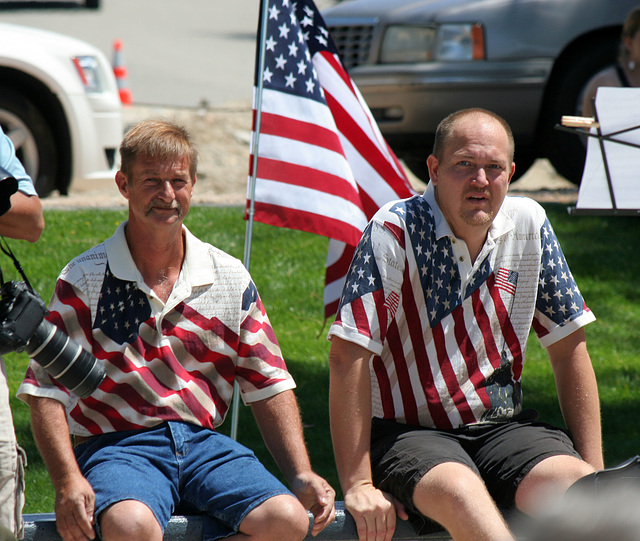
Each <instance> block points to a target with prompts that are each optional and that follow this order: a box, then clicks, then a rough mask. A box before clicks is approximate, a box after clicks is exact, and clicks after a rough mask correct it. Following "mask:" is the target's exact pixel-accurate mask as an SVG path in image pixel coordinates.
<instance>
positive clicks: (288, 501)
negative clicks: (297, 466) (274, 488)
mask: <svg viewBox="0 0 640 541" xmlns="http://www.w3.org/2000/svg"><path fill="white" fill-rule="evenodd" d="M308 530H309V516H308V515H307V512H306V510H305V508H304V507H303V506H302V504H301V503H300V502H299V501H298V499H297V498H295V497H293V496H289V495H286V494H281V495H279V496H274V497H273V498H269V499H268V500H266V501H264V502H263V503H261V504H260V505H259V506H258V507H256V508H255V509H253V510H252V511H251V512H250V513H249V514H248V515H247V516H246V517H245V518H244V520H243V521H242V523H241V524H240V532H242V533H244V534H247V535H249V536H258V537H259V538H260V539H264V540H274V541H279V540H283V541H285V540H290V541H301V540H302V539H304V537H305V536H306V535H307V532H308Z"/></svg>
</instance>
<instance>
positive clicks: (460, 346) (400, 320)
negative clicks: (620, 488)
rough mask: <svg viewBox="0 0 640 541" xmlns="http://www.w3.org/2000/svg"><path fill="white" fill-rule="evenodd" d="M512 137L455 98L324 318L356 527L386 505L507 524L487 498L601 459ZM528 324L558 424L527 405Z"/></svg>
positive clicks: (485, 529) (562, 293)
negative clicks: (416, 190) (544, 355)
mask: <svg viewBox="0 0 640 541" xmlns="http://www.w3.org/2000/svg"><path fill="white" fill-rule="evenodd" d="M513 153H514V144H513V135H512V134H511V130H510V128H509V126H508V125H507V124H506V123H505V122H504V121H503V120H502V119H501V118H499V117H497V116H496V115H494V114H493V113H490V112H488V111H485V110H480V109H472V110H465V111H460V112H458V113H454V114H453V115H451V116H450V117H448V118H446V119H445V120H444V121H443V122H442V123H441V125H440V127H439V129H438V132H437V134H436V142H435V146H434V152H433V154H432V155H431V156H430V157H429V158H428V160H427V164H428V166H429V172H430V179H431V182H430V184H429V185H428V187H427V189H426V191H425V193H424V194H423V195H422V196H415V197H413V198H410V199H407V200H402V201H395V202H392V203H389V204H387V205H385V206H384V207H383V208H382V209H381V210H380V211H379V212H378V213H377V214H376V216H374V218H373V220H372V221H371V222H370V223H369V225H368V226H367V228H366V230H365V232H364V234H363V236H362V239H361V241H360V244H359V246H358V248H357V251H356V255H355V256H354V260H353V262H352V265H351V270H350V273H349V275H348V276H347V281H346V283H345V287H344V290H343V295H342V299H341V304H340V309H339V312H338V316H337V318H336V321H335V323H334V324H333V325H332V327H331V329H330V332H329V337H330V339H331V341H332V346H331V353H330V368H331V391H330V413H331V429H332V436H333V441H334V449H335V454H336V464H337V468H338V474H339V476H340V481H341V484H342V489H343V491H344V495H345V506H346V508H347V509H348V510H349V511H350V513H351V514H352V515H353V517H354V519H355V520H356V523H357V525H358V532H359V536H360V540H361V541H365V539H367V538H369V539H372V538H373V537H374V536H375V537H376V538H377V539H378V540H382V539H385V540H386V541H388V540H389V539H390V538H391V536H392V534H393V531H394V529H395V521H396V513H397V516H399V517H400V518H403V519H406V518H410V519H411V521H412V523H413V524H414V526H415V527H416V529H417V530H419V531H426V530H428V529H429V528H430V527H432V525H430V521H429V520H428V519H431V520H432V521H435V522H438V523H439V524H441V525H442V526H443V527H445V528H446V529H447V530H448V531H449V532H450V533H451V535H452V537H453V538H454V539H455V540H457V541H458V540H464V539H487V540H492V541H496V540H506V539H513V536H512V534H511V532H510V531H509V529H508V526H507V524H506V523H505V522H504V520H503V518H502V516H501V514H500V512H499V510H498V507H497V506H496V502H497V503H498V504H499V505H500V506H501V507H505V508H509V507H517V508H518V509H520V510H521V511H524V512H526V513H535V511H536V508H537V507H538V505H539V504H540V502H541V500H542V499H544V498H545V497H547V496H549V495H557V494H562V492H563V491H564V490H565V489H566V488H567V487H568V486H570V485H571V484H572V483H573V482H574V481H575V480H577V479H579V478H580V477H582V476H584V475H587V474H589V473H591V472H593V471H594V470H595V469H600V468H602V467H603V458H602V448H601V432H600V410H599V401H598V391H597V385H596V380H595V376H594V372H593V368H592V366H591V361H590V358H589V354H588V352H587V348H586V344H585V335H584V330H583V328H582V327H583V326H584V325H586V324H587V323H589V322H591V321H593V320H594V319H595V318H594V316H593V315H592V314H591V312H590V311H589V310H588V308H586V306H585V305H584V302H583V300H582V297H581V295H580V292H579V290H578V288H577V286H576V284H575V281H574V280H573V277H572V275H571V273H570V271H569V268H568V266H567V263H566V261H565V259H564V256H563V254H562V251H561V250H560V247H559V244H558V242H557V239H556V237H555V234H554V232H553V229H552V228H551V225H550V224H549V221H548V220H547V218H546V216H545V213H544V210H543V209H542V207H540V206H539V205H538V204H537V203H535V202H534V201H532V200H529V199H526V198H515V197H506V193H507V189H508V185H509V182H510V180H511V177H512V175H513V172H514V170H515V166H514V164H513ZM531 326H533V328H534V330H535V331H536V333H537V335H538V337H539V339H540V342H541V344H542V346H543V347H545V348H547V352H548V354H549V358H550V361H551V364H552V367H553V370H554V375H555V379H556V385H557V389H558V398H559V402H560V406H561V409H562V412H563V415H564V418H565V422H566V424H567V427H568V431H569V434H570V435H571V439H570V438H569V436H568V435H567V434H566V433H565V432H564V431H562V430H560V429H557V428H555V427H551V426H549V425H546V424H543V423H540V422H538V421H537V418H536V415H535V412H531V411H530V410H523V408H522V393H521V384H520V377H521V373H522V368H523V365H524V355H525V346H526V341H527V336H528V334H529V330H530V328H531ZM572 440H573V441H572Z"/></svg>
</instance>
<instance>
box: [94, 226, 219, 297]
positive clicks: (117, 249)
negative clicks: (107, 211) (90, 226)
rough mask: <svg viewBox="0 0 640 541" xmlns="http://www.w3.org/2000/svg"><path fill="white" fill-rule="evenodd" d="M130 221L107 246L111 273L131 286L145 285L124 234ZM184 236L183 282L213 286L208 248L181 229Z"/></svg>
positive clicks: (119, 229)
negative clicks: (131, 283) (133, 283)
mask: <svg viewBox="0 0 640 541" xmlns="http://www.w3.org/2000/svg"><path fill="white" fill-rule="evenodd" d="M126 225H127V221H124V222H122V223H121V224H120V226H119V227H118V229H116V232H115V233H114V234H113V236H112V237H110V238H108V239H107V240H106V241H105V242H104V245H105V250H106V252H107V259H108V261H109V268H110V269H111V273H112V274H113V275H114V276H116V277H117V278H120V279H121V280H126V281H129V282H137V283H144V280H143V279H142V275H141V274H140V271H139V270H138V268H137V267H136V264H135V263H134V261H133V258H132V257H131V252H130V250H129V245H128V244H127V239H126V237H125V234H124V230H125V227H126ZM182 230H183V232H184V236H185V256H184V261H183V263H182V269H180V276H181V278H185V279H186V280H188V282H189V283H190V284H191V285H192V286H203V285H208V284H212V283H213V281H214V274H213V263H212V261H211V256H210V254H209V248H208V245H207V244H205V243H204V242H202V241H201V240H200V239H198V238H197V237H195V236H194V235H192V234H191V232H190V231H189V230H188V229H187V228H186V226H184V225H183V226H182Z"/></svg>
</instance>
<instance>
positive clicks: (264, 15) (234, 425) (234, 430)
mask: <svg viewBox="0 0 640 541" xmlns="http://www.w3.org/2000/svg"><path fill="white" fill-rule="evenodd" d="M268 17H269V0H262V3H261V16H260V36H259V39H260V42H259V43H260V46H259V47H258V50H257V51H258V73H257V75H256V79H257V81H256V82H257V88H256V90H255V91H256V93H257V94H256V97H255V100H256V107H255V111H256V120H255V129H254V130H253V135H252V141H251V143H252V144H251V146H252V149H253V160H252V162H251V178H250V179H249V189H248V196H249V209H248V211H247V227H246V229H245V236H244V259H243V261H244V266H245V268H246V269H247V271H249V267H250V266H251V242H252V239H253V216H254V214H255V198H256V178H257V175H258V143H259V139H260V127H261V123H262V89H263V87H264V81H263V79H262V74H263V73H264V64H265V60H264V56H265V44H266V41H267V23H268V21H269V18H268ZM239 407H240V389H239V387H238V383H237V381H235V380H234V382H233V399H232V402H231V437H232V438H233V439H234V440H237V439H238V410H239Z"/></svg>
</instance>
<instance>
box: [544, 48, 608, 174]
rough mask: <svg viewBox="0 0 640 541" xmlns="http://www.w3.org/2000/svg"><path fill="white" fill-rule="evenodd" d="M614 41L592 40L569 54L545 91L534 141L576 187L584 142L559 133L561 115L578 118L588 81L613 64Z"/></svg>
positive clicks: (583, 157)
mask: <svg viewBox="0 0 640 541" xmlns="http://www.w3.org/2000/svg"><path fill="white" fill-rule="evenodd" d="M617 46H618V38H617V37H616V38H615V39H614V38H613V37H611V38H608V39H604V38H602V39H599V40H597V39H594V40H593V41H592V42H591V43H590V44H589V45H588V46H585V47H581V48H580V50H579V51H576V52H574V53H573V54H571V55H570V56H569V57H568V58H567V59H566V60H567V61H565V62H563V63H562V65H559V66H558V67H557V68H556V69H555V73H556V75H555V76H554V78H553V79H552V80H551V81H550V83H549V88H548V90H547V91H546V96H547V99H546V100H545V103H546V105H545V109H544V111H543V113H542V117H541V123H540V131H539V134H538V140H539V141H540V142H541V145H542V149H543V153H544V155H545V156H546V157H547V158H549V161H550V162H551V164H552V165H553V167H554V168H555V170H556V171H557V172H558V173H559V174H560V175H562V176H563V177H565V178H566V179H568V180H570V181H571V182H573V183H574V184H580V181H581V179H582V170H583V168H584V160H585V155H586V147H585V144H584V141H583V140H582V139H581V138H580V137H579V136H578V135H576V134H573V133H567V132H562V131H559V130H558V129H556V128H555V126H556V125H557V124H560V121H561V119H562V116H563V115H580V113H581V108H582V107H581V106H582V103H581V102H582V96H583V94H584V91H585V90H586V86H587V83H588V82H589V80H590V79H591V78H592V77H593V76H594V75H595V74H596V73H597V72H598V71H600V70H601V69H603V68H604V67H606V66H608V65H611V64H612V63H613V62H614V61H615V57H616V50H617Z"/></svg>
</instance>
